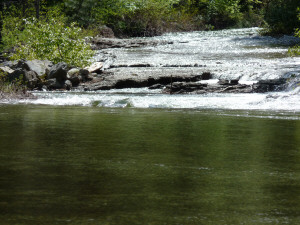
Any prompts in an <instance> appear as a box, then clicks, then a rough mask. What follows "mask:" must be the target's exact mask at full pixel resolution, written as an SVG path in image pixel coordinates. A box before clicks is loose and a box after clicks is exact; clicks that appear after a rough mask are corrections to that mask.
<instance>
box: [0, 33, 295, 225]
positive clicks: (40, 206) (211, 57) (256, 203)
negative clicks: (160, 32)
mask: <svg viewBox="0 0 300 225" xmlns="http://www.w3.org/2000/svg"><path fill="white" fill-rule="evenodd" d="M256 35H257V29H242V30H231V31H217V32H194V33H186V34H176V35H171V34H168V35H165V36H163V37H157V38H159V39H168V40H169V39H172V40H173V41H174V42H175V43H174V45H166V46H159V47H157V48H153V47H146V48H141V49H135V50H133V49H127V50H126V49H119V50H112V49H110V50H106V51H109V52H110V51H111V52H118V55H117V57H116V59H115V61H114V62H113V64H114V65H117V64H118V63H119V64H121V63H124V62H123V61H122V60H126V63H130V62H129V61H130V60H131V59H132V58H133V57H128V56H129V55H130V54H132V56H134V57H136V59H135V61H132V64H134V63H144V62H149V59H151V61H152V63H153V64H154V66H155V67H159V68H162V69H163V68H165V67H164V66H166V65H165V64H166V63H169V64H173V63H174V64H180V63H181V65H191V64H195V63H197V64H198V66H199V65H200V64H201V63H203V65H204V64H205V69H207V70H211V72H212V73H213V74H214V76H215V77H214V79H218V78H220V77H219V76H223V77H226V76H227V75H228V74H229V75H230V76H233V77H234V76H240V75H241V74H242V73H240V72H239V71H242V72H243V74H245V76H244V77H243V81H244V82H250V81H251V82H252V81H255V80H257V75H258V76H259V77H262V76H265V78H266V77H281V76H288V75H289V74H291V73H293V74H296V75H297V73H298V72H299V58H289V57H287V56H286V52H287V45H288V43H290V42H292V41H294V39H293V38H291V37H282V38H281V39H273V38H268V37H264V38H262V37H258V36H256ZM209 45H210V46H211V47H209ZM180 46H181V47H182V48H181V47H180ZM183 47H186V48H187V49H190V50H188V51H194V52H195V54H191V53H189V54H186V55H185V57H182V56H180V55H178V54H177V52H181V53H182V51H187V50H184V48H183ZM222 47H224V48H222ZM134 52H135V53H134ZM201 52H202V54H200V53H201ZM213 52H215V54H214V53H213ZM133 53H134V54H133ZM173 53H174V54H173ZM116 54H117V53H116ZM142 54H144V58H143V57H142V56H141V55H142ZM155 54H156V57H153V55H155ZM170 54H173V56H172V57H170ZM138 56H139V57H138ZM137 58H138V59H139V60H140V61H138V60H137ZM200 59H201V60H203V62H201V60H200ZM247 64H249V65H250V66H245V65H247ZM235 65H237V66H235ZM197 68H201V67H195V69H197ZM217 68H219V69H217ZM150 69H151V68H150ZM222 71H223V72H222ZM224 71H226V73H225V72H224ZM221 72H222V73H221ZM226 74H227V75H226ZM251 74H252V75H251ZM212 82H214V81H212ZM299 91H300V88H299V87H298V86H297V85H293V84H291V85H290V88H288V89H287V90H286V91H283V92H272V93H265V94H206V95H168V94H161V93H160V92H159V91H157V90H155V91H153V90H151V91H150V90H148V89H146V88H145V89H123V90H110V91H99V92H35V93H33V94H34V95H36V96H37V99H34V100H11V101H6V102H2V103H1V104H0V130H1V132H0V224H1V225H2V224H3V225H16V224H18V225H40V224H44V225H53V224H70V225H73V224H75V225H77V224H84V225H85V224H91V225H103V224H105V225H199V224H200V225H202V224H203V225H210V224H212V225H216V224H217V225H219V224H220V225H225V224H228V225H241V224H244V225H265V224H272V225H273V224H280V225H281V224H289V225H298V224H300V163H299V162H300V147H299V146H300V144H299V143H300V120H299V118H300V117H299V116H300V101H299V100H300V97H299Z"/></svg>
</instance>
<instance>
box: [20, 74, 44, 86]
mask: <svg viewBox="0 0 300 225" xmlns="http://www.w3.org/2000/svg"><path fill="white" fill-rule="evenodd" d="M24 75H25V76H24V80H25V82H26V85H27V87H29V88H32V89H33V88H36V87H37V85H38V84H39V83H40V78H39V76H38V75H37V74H36V73H35V72H34V71H25V74H24Z"/></svg>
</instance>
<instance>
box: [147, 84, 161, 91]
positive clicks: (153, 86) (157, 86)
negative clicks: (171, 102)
mask: <svg viewBox="0 0 300 225" xmlns="http://www.w3.org/2000/svg"><path fill="white" fill-rule="evenodd" d="M164 87H165V86H164V85H162V84H154V85H152V86H150V87H149V88H148V89H150V90H151V89H152V90H153V89H163V88H164Z"/></svg>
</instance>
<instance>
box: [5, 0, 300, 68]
mask: <svg viewBox="0 0 300 225" xmlns="http://www.w3.org/2000/svg"><path fill="white" fill-rule="evenodd" d="M299 7H300V1H299V0H64V1H60V0H22V1H21V0H2V1H1V4H0V18H1V21H0V28H1V37H0V38H1V52H13V55H11V59H20V58H27V59H34V58H38V59H46V58H47V59H50V60H52V61H54V62H59V61H62V60H64V61H66V62H67V63H72V64H73V65H79V66H82V65H83V64H86V62H87V61H86V59H88V58H89V57H91V55H92V53H91V51H90V50H89V48H88V46H87V45H86V44H85V42H86V40H84V39H83V38H84V37H87V36H96V35H97V34H98V33H99V27H103V25H105V26H107V27H109V28H110V29H112V30H113V32H114V35H115V36H117V37H139V36H141V37H143V36H155V35H160V34H162V33H165V32H176V31H194V30H217V29H225V28H242V27H254V26H255V27H257V26H258V27H262V28H264V29H263V32H262V33H264V34H268V35H275V36H276V35H282V34H290V35H297V36H299V30H298V29H297V28H299V27H300V20H299ZM71 40H72V41H71ZM12 49H13V51H12ZM30 49H34V51H32V50H30ZM78 52H80V53H81V54H80V55H78V54H77V53H78ZM297 52H299V50H294V53H297ZM74 55H77V56H76V57H75V58H74V57H73V56H74ZM68 58H69V60H68Z"/></svg>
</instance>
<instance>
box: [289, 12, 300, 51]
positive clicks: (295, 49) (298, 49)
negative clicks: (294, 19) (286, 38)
mask: <svg viewBox="0 0 300 225" xmlns="http://www.w3.org/2000/svg"><path fill="white" fill-rule="evenodd" d="M298 11H300V8H298ZM298 19H299V21H300V13H299V14H298ZM295 37H298V38H300V28H298V29H296V32H295ZM289 54H290V55H291V56H296V55H300V45H296V46H294V47H292V48H290V49H289Z"/></svg>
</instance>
